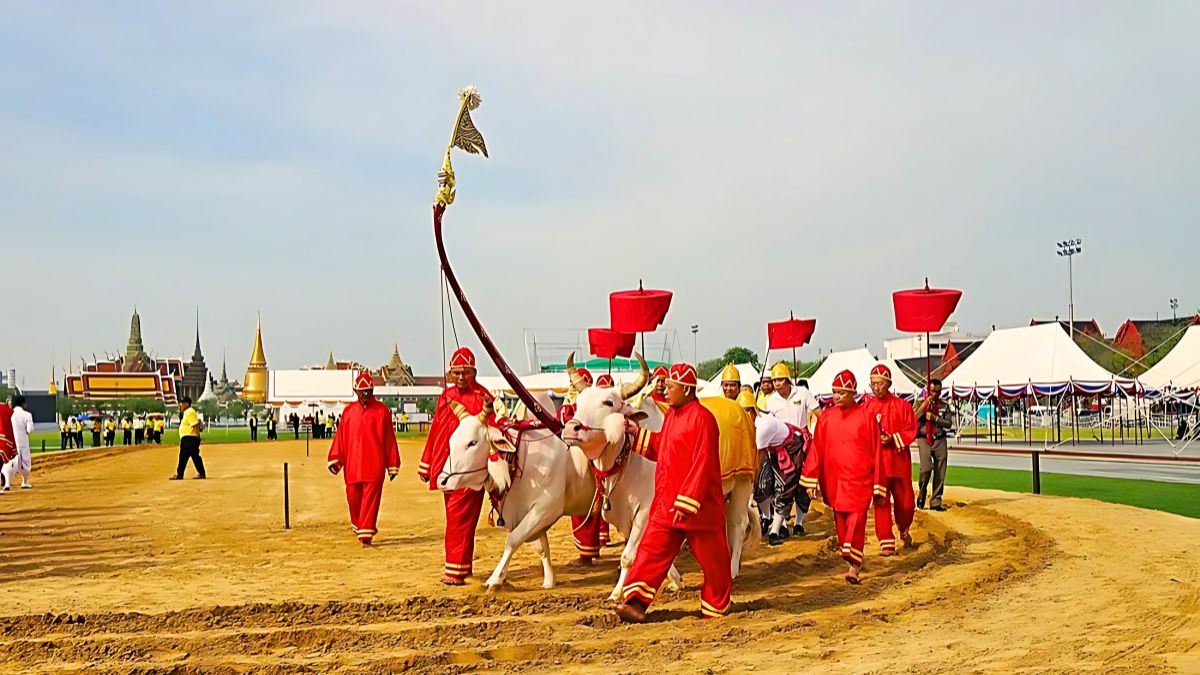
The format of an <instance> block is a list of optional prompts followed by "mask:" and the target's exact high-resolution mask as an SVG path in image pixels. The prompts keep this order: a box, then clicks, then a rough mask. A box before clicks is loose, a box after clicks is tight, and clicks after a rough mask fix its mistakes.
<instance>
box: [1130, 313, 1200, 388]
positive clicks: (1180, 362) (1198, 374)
mask: <svg viewBox="0 0 1200 675" xmlns="http://www.w3.org/2000/svg"><path fill="white" fill-rule="evenodd" d="M1139 379H1140V380H1141V381H1142V384H1144V385H1146V386H1147V387H1154V388H1156V389H1160V388H1162V387H1175V388H1177V389H1188V388H1193V387H1200V326H1191V327H1190V328H1188V329H1187V332H1186V333H1184V334H1183V337H1182V338H1181V339H1180V340H1179V342H1178V344H1176V345H1175V348H1174V349H1172V350H1171V351H1169V352H1167V355H1166V356H1164V357H1163V358H1162V360H1161V361H1159V362H1158V363H1156V364H1154V365H1153V366H1151V367H1150V370H1147V371H1146V372H1145V373H1143V374H1142V376H1141V377H1140V378H1139Z"/></svg>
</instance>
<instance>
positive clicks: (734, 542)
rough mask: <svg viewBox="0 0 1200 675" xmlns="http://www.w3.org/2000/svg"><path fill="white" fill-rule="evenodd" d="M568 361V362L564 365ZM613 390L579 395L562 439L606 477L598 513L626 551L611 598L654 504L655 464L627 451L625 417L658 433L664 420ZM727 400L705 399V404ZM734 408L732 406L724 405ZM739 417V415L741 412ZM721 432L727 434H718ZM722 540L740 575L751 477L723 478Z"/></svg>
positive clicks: (651, 406)
mask: <svg viewBox="0 0 1200 675" xmlns="http://www.w3.org/2000/svg"><path fill="white" fill-rule="evenodd" d="M568 362H569V360H568ZM622 394H623V392H621V391H618V390H617V389H615V388H613V389H601V388H596V387H590V388H588V389H584V390H582V391H580V392H579V393H578V395H577V398H576V409H575V416H574V417H573V418H572V419H570V420H568V421H567V423H566V425H565V427H564V429H563V440H564V441H566V443H567V444H568V445H569V446H571V447H572V448H573V449H574V448H579V449H582V450H583V453H584V455H586V456H587V458H588V459H589V460H590V461H591V462H592V464H593V465H594V466H595V467H596V468H597V469H598V470H599V471H600V472H601V474H602V475H604V476H605V477H604V478H603V482H602V486H603V489H604V491H605V502H606V506H607V507H608V508H607V509H606V510H604V511H602V512H603V514H604V519H605V520H607V521H608V522H609V523H610V524H611V525H613V526H614V527H616V528H617V529H618V530H620V531H621V533H622V534H624V535H625V537H626V542H625V551H624V552H623V553H622V555H621V576H620V578H619V579H618V580H617V585H616V586H615V587H614V588H613V591H612V594H611V595H610V596H609V597H610V598H612V599H617V598H618V597H620V594H621V590H622V588H624V585H625V578H626V575H627V574H628V572H629V566H630V565H632V564H633V560H634V558H635V557H636V556H637V549H638V545H639V544H640V543H641V538H642V533H643V532H644V531H645V528H646V524H647V521H648V519H649V517H650V504H651V502H652V501H653V500H654V471H655V468H656V464H655V462H652V461H650V460H649V459H647V458H645V457H643V456H642V455H639V454H637V453H635V452H631V451H630V450H629V446H628V445H627V444H626V439H625V426H626V425H625V420H626V418H629V419H634V420H636V421H637V422H638V423H639V424H640V425H641V426H643V427H645V428H647V429H650V430H651V431H658V430H659V429H661V428H662V423H663V416H662V413H661V411H660V410H659V409H658V407H657V405H656V404H655V403H654V401H653V400H651V399H650V397H649V396H639V397H637V399H635V400H634V401H633V402H632V403H634V404H636V405H637V407H636V408H635V407H632V406H631V404H630V402H629V401H627V400H626V396H624V395H622ZM714 401H716V402H717V403H718V404H720V402H724V401H726V399H713V400H712V401H709V400H707V399H706V400H704V401H702V403H705V404H706V405H708V404H712V403H713V402H714ZM728 403H730V404H732V405H736V404H735V403H733V402H732V401H728ZM738 412H741V411H740V410H739V411H738ZM721 432H722V433H728V430H726V429H724V428H723V429H722V430H721ZM723 488H724V491H725V536H726V538H727V541H728V542H729V552H730V556H729V557H730V573H731V574H732V575H733V577H734V578H735V579H736V578H737V576H738V573H739V572H740V571H741V564H742V547H743V546H744V545H745V544H746V542H747V536H746V535H747V532H748V530H749V529H750V527H752V526H753V523H752V521H751V514H750V498H751V496H752V495H753V492H754V483H753V476H752V475H750V474H744V473H742V474H737V475H734V476H731V477H730V478H727V479H725V481H724V483H723ZM671 577H672V580H674V581H675V582H676V585H677V586H681V585H682V584H681V582H680V580H679V579H678V573H677V572H676V571H675V568H674V567H672V568H671Z"/></svg>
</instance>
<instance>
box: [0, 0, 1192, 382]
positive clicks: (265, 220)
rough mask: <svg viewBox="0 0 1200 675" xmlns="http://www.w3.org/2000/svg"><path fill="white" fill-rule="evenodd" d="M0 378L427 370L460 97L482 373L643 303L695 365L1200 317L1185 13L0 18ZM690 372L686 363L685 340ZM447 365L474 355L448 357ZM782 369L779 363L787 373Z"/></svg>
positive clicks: (16, 5) (1105, 6)
mask: <svg viewBox="0 0 1200 675" xmlns="http://www.w3.org/2000/svg"><path fill="white" fill-rule="evenodd" d="M0 14H2V15H3V16H4V17H5V19H4V21H3V22H0V101H3V106H0V138H3V139H4V143H3V152H0V229H2V233H3V235H4V237H3V241H4V251H3V255H2V259H3V263H2V264H3V265H4V268H5V270H6V271H7V276H8V278H9V283H8V284H7V285H6V286H7V288H8V290H9V292H7V293H4V294H3V296H2V297H0V310H2V311H3V316H4V317H5V318H4V320H3V322H2V323H0V326H3V329H2V330H0V366H3V367H5V368H8V367H16V368H18V369H19V370H20V371H21V372H22V374H23V376H24V377H25V378H26V383H27V384H28V385H29V386H31V387H33V386H41V385H42V384H43V383H42V380H44V379H45V376H43V375H41V373H46V372H47V371H48V369H49V365H50V363H51V361H52V360H53V361H54V362H56V363H57V364H59V366H60V367H61V366H62V365H63V363H64V362H65V361H66V356H67V353H68V351H69V350H70V351H71V352H72V353H73V354H76V355H78V354H81V353H83V354H87V355H89V356H90V354H91V353H92V352H95V353H97V354H100V353H102V352H103V351H104V350H110V351H111V350H116V349H119V348H121V347H122V346H123V345H124V341H125V337H126V335H127V332H128V320H129V314H130V311H131V309H132V307H133V305H134V304H136V305H137V307H138V309H139V310H140V312H141V314H142V317H143V328H144V332H145V336H146V341H147V345H148V347H150V348H151V349H153V350H155V351H156V352H157V353H158V354H159V355H160V356H166V355H182V354H184V353H187V354H190V352H191V343H192V329H193V326H192V321H193V318H192V317H193V311H194V310H193V308H194V307H195V306H197V305H199V307H200V314H201V332H202V339H203V343H204V348H205V351H206V356H207V357H208V359H209V361H210V363H214V362H216V363H219V361H220V358H221V353H222V350H224V351H225V352H226V353H227V355H228V360H229V363H230V369H231V371H232V373H231V374H233V375H234V376H235V377H240V376H241V371H243V370H244V367H245V363H246V360H247V358H248V356H249V350H250V346H251V338H252V334H253V328H254V318H255V312H256V311H258V310H261V311H262V314H263V322H264V334H265V340H266V349H267V356H268V359H269V361H270V362H271V365H272V366H273V367H296V366H300V365H302V364H306V363H313V362H319V361H322V360H323V359H324V356H325V355H326V354H327V353H328V351H329V350H331V349H332V350H334V352H335V354H336V355H337V356H339V357H340V358H353V359H357V360H360V361H365V362H368V363H372V364H377V363H382V362H383V361H385V360H386V358H387V357H388V355H389V354H390V350H391V345H392V343H393V342H399V343H400V347H401V352H402V354H403V355H404V357H405V358H406V359H407V360H409V361H410V362H412V363H413V365H414V367H415V368H416V370H417V371H418V372H436V371H437V370H438V369H439V361H440V359H441V347H440V344H439V329H438V299H437V265H436V253H435V250H434V245H433V241H432V234H431V226H430V222H429V203H430V200H431V197H432V194H433V190H434V178H435V174H436V171H437V168H438V164H439V161H440V155H441V152H442V150H443V148H444V144H445V142H446V139H447V136H448V133H449V126H450V123H451V120H452V116H453V111H454V106H455V104H456V100H455V92H456V91H457V90H458V89H459V88H460V87H462V86H463V85H465V84H468V83H474V84H476V85H477V86H478V87H479V89H480V90H481V91H482V93H483V97H484V104H483V107H482V108H481V109H480V110H479V111H478V112H477V113H476V114H475V120H476V122H477V125H478V126H479V128H480V129H481V130H482V131H483V132H484V134H485V136H486V138H487V141H488V147H489V149H490V150H491V151H492V158H491V159H487V160H483V159H479V158H476V157H468V156H463V155H459V156H457V157H456V163H455V166H456V168H457V170H458V176H459V186H460V196H459V202H458V203H456V204H455V205H454V206H453V207H452V209H451V211H450V213H449V214H448V216H447V221H446V222H447V228H448V235H447V245H448V247H449V249H450V251H451V260H452V262H453V263H454V264H455V266H456V268H457V269H458V271H459V274H460V277H461V278H462V281H463V283H464V285H465V287H466V289H467V292H468V295H469V296H470V297H471V299H472V301H473V303H474V304H475V305H476V308H477V309H478V310H479V312H480V313H481V315H482V316H483V318H484V321H485V323H486V324H487V326H488V329H489V332H490V333H491V334H492V335H493V336H494V337H495V338H496V339H497V341H498V342H499V343H500V345H501V347H502V349H503V350H504V351H505V353H506V354H507V355H509V358H510V360H511V361H513V362H516V363H523V361H524V357H523V344H522V329H523V328H526V327H538V328H583V327H586V326H589V325H604V324H605V323H606V322H607V305H606V294H607V293H608V292H609V291H611V290H615V289H620V288H628V287H631V286H634V285H636V283H637V280H638V279H639V278H642V279H645V280H646V283H647V284H648V285H650V286H654V287H662V288H669V289H672V290H674V291H675V292H676V302H675V304H674V306H673V308H672V311H671V313H670V315H669V316H668V324H669V325H670V326H671V327H673V328H678V329H679V330H680V331H681V332H683V331H686V329H687V327H688V326H689V325H691V324H693V323H699V324H700V325H701V326H702V329H701V333H700V352H701V355H702V357H703V356H705V355H711V354H713V353H716V352H719V351H720V350H723V349H724V348H725V347H727V346H729V345H731V344H746V345H748V346H752V347H755V348H759V347H760V346H761V343H762V342H763V341H764V339H763V338H764V324H765V322H766V321H769V320H777V319H780V318H784V317H786V316H787V313H788V311H790V310H794V311H795V312H796V313H797V315H802V316H815V317H817V319H818V329H817V335H816V337H815V338H814V343H813V347H811V348H809V350H808V351H811V352H812V354H811V356H814V357H815V355H816V350H817V348H821V349H824V350H829V349H841V348H848V347H855V346H858V345H860V344H862V343H864V342H867V343H869V344H870V346H871V347H872V348H873V349H875V350H876V351H879V349H880V341H881V340H882V339H883V338H885V337H888V336H891V335H893V334H894V330H893V329H892V324H891V321H892V318H891V310H890V305H889V293H890V291H892V290H894V289H897V288H902V287H909V286H914V285H919V284H920V283H921V281H922V279H923V278H924V277H925V276H929V277H931V279H932V280H933V282H934V283H935V285H936V284H942V285H949V286H954V287H958V288H962V289H963V290H964V291H965V295H964V299H963V302H962V305H961V308H960V311H959V312H958V314H957V317H956V318H957V319H958V321H959V323H960V324H961V325H962V326H963V327H964V328H966V329H973V330H980V331H986V330H987V329H988V328H989V327H990V326H991V325H993V324H996V325H1001V326H1005V325H1015V324H1019V323H1025V322H1027V321H1028V320H1029V318H1030V317H1032V316H1035V315H1036V316H1042V317H1049V316H1053V315H1055V314H1061V315H1064V316H1065V314H1066V269H1065V265H1064V264H1063V263H1062V261H1061V260H1060V259H1058V257H1057V256H1055V255H1054V242H1055V241H1058V240H1060V239H1063V238H1067V237H1082V238H1083V239H1084V242H1085V243H1084V252H1083V254H1082V255H1081V256H1080V257H1079V258H1078V259H1077V264H1076V310H1077V312H1076V313H1077V315H1078V316H1080V317H1092V316H1094V317H1096V318H1097V319H1098V320H1099V321H1100V323H1101V325H1102V327H1103V328H1104V329H1105V330H1106V331H1112V330H1114V329H1115V328H1116V325H1117V324H1118V323H1119V322H1120V321H1121V320H1123V319H1124V318H1126V317H1130V316H1133V317H1138V318H1144V317H1151V316H1154V314H1155V313H1156V312H1158V313H1162V314H1169V312H1170V310H1169V307H1168V304H1167V302H1168V299H1169V298H1171V297H1178V298H1179V299H1180V302H1181V304H1182V305H1183V307H1184V308H1185V309H1195V308H1196V307H1200V289H1198V288H1197V277H1196V275H1195V273H1194V260H1195V252H1196V250H1197V244H1200V234H1197V228H1196V226H1195V224H1194V222H1195V220H1196V218H1195V213H1196V202H1197V197H1196V195H1197V194H1200V191H1198V189H1197V188H1200V172H1198V171H1197V170H1196V166H1195V164H1196V160H1195V158H1196V156H1197V155H1198V152H1197V151H1198V150H1200V131H1198V126H1197V125H1196V123H1195V120H1196V119H1198V118H1200V115H1198V113H1200V109H1198V108H1200V42H1197V41H1196V40H1195V39H1194V27H1195V26H1196V25H1197V23H1198V20H1200V6H1197V5H1195V4H1194V3H1184V2H1178V3H1172V2H1161V3H1149V4H1145V3H1140V4H1135V3H1103V2H1078V3H1052V4H1050V3H1038V2H1027V3H1019V2H1018V3H992V4H985V3H955V2H946V3H905V4H903V5H898V4H895V3H882V2H860V3H758V4H755V5H753V6H752V7H750V8H746V7H738V6H736V5H735V3H707V2H687V3H684V2H679V3H670V2H663V3H636V2H624V3H620V2H619V3H605V4H603V5H595V4H584V3H552V2H545V3H528V2H524V3H523V2H516V3H403V2H354V3H334V2H329V3H310V2H256V3H220V2H206V3H181V2H171V3H130V2H110V3H60V2H38V3H29V2H0ZM683 342H684V347H685V349H684V351H685V352H686V353H687V354H688V355H690V353H691V340H690V336H688V338H687V339H684V340H683ZM468 344H472V341H468ZM806 355H808V354H807V353H806Z"/></svg>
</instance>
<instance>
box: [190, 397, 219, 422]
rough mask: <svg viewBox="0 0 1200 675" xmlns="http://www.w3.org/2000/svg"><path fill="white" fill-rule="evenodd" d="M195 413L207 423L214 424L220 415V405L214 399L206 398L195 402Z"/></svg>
mask: <svg viewBox="0 0 1200 675" xmlns="http://www.w3.org/2000/svg"><path fill="white" fill-rule="evenodd" d="M196 412H198V413H200V415H202V416H203V417H204V419H205V420H206V421H208V422H215V421H217V418H218V417H220V415H221V404H220V403H217V400H216V399H213V398H206V399H204V400H202V401H198V402H196Z"/></svg>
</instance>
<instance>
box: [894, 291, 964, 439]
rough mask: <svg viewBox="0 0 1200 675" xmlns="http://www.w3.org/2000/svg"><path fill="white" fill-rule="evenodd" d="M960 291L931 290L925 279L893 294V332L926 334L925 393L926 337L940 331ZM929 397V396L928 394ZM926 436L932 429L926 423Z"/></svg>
mask: <svg viewBox="0 0 1200 675" xmlns="http://www.w3.org/2000/svg"><path fill="white" fill-rule="evenodd" d="M961 298H962V291H957V290H954V289H950V288H930V287H929V279H928V278H926V279H925V288H914V289H911V290H907V291H896V292H895V293H892V307H893V309H894V310H895V312H896V330H900V331H904V332H906V333H925V391H926V392H928V391H929V379H930V377H931V375H932V373H931V368H930V363H929V359H930V355H929V334H930V333H934V332H937V331H940V330H941V329H942V326H945V325H946V319H949V318H950V315H951V314H953V313H954V309H955V308H956V307H958V301H959V300H960V299H961ZM927 397H928V394H927ZM926 427H927V429H926V433H929V432H930V431H931V430H930V429H929V428H928V427H929V423H928V422H926Z"/></svg>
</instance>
